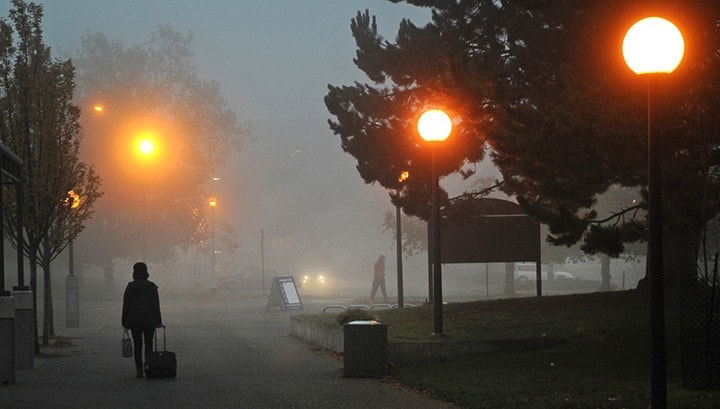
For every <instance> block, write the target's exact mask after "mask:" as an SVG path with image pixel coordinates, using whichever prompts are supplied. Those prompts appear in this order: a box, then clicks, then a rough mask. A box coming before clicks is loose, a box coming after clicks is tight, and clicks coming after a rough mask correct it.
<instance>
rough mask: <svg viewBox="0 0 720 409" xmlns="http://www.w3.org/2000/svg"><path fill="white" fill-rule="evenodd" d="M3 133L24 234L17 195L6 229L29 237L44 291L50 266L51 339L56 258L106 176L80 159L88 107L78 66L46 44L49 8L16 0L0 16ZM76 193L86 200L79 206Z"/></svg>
mask: <svg viewBox="0 0 720 409" xmlns="http://www.w3.org/2000/svg"><path fill="white" fill-rule="evenodd" d="M0 33H2V38H1V39H0V137H1V138H2V143H3V144H5V145H6V146H7V147H8V148H9V149H10V150H11V151H13V152H14V153H15V154H17V155H18V157H19V158H20V159H21V160H22V162H23V165H22V174H23V179H22V192H23V200H22V203H23V204H24V207H23V209H22V214H23V220H22V224H23V227H24V234H23V237H17V235H16V226H17V224H18V220H17V214H18V213H17V208H16V203H17V198H15V197H9V198H8V200H7V203H5V209H6V211H5V212H4V215H3V216H4V223H5V224H6V225H8V228H7V229H6V230H5V232H6V234H7V235H8V238H9V239H10V240H11V242H12V243H13V245H14V246H16V247H17V245H18V242H19V241H22V242H23V249H24V251H25V254H26V255H27V256H28V257H29V259H30V276H31V277H30V280H31V287H32V289H33V291H36V283H37V266H38V265H40V266H41V267H42V268H43V271H44V277H43V278H44V316H45V320H44V325H43V344H47V343H48V337H49V336H51V335H53V332H54V329H53V320H52V317H53V309H52V283H51V274H50V263H51V261H52V260H53V259H55V257H57V256H58V255H59V254H60V253H61V252H62V251H63V250H64V249H65V247H66V246H67V245H68V243H70V242H71V241H72V240H74V239H75V238H76V237H77V236H78V235H79V233H80V232H81V231H82V230H83V229H84V227H85V223H86V222H87V221H88V220H89V219H90V217H91V216H92V214H93V211H94V208H93V206H94V204H95V201H96V200H97V199H98V198H99V197H100V196H101V192H100V179H99V177H98V175H97V174H96V173H95V171H94V169H93V168H92V167H91V166H88V165H87V164H85V163H83V162H81V161H80V155H79V149H80V136H81V128H80V122H79V118H80V109H79V108H78V107H77V106H76V105H75V104H73V102H72V97H73V92H74V89H75V70H74V67H73V64H72V62H71V61H70V60H65V61H58V60H55V59H53V58H52V57H51V53H50V48H49V47H47V46H46V45H45V44H44V41H43V32H42V7H41V6H39V5H36V4H34V3H26V2H24V1H22V0H14V1H13V7H12V9H11V10H10V13H9V19H8V20H1V21H0ZM70 192H73V193H72V194H73V195H77V197H78V198H79V202H78V206H75V207H73V206H72V202H71V198H70Z"/></svg>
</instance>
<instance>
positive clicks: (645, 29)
mask: <svg viewBox="0 0 720 409" xmlns="http://www.w3.org/2000/svg"><path fill="white" fill-rule="evenodd" d="M622 51H623V57H624V58H625V62H626V63H627V65H628V67H630V69H631V70H632V71H633V72H635V73H636V74H638V75H642V76H645V77H646V79H647V140H648V219H649V230H650V237H649V238H648V271H649V272H650V367H651V368H650V369H651V375H650V376H651V378H650V389H651V401H652V407H653V408H664V407H666V406H667V368H666V350H665V294H664V288H663V286H664V284H663V252H662V179H661V174H662V173H661V172H662V165H661V158H660V151H659V144H658V143H657V141H656V140H655V139H654V138H653V132H652V130H653V122H652V114H653V98H652V95H653V83H654V82H655V81H656V80H657V74H670V73H672V72H673V71H674V70H675V69H676V68H677V67H678V65H680V61H681V60H682V58H683V54H684V52H685V42H684V40H683V36H682V33H680V30H679V29H678V28H677V27H676V26H675V25H674V24H673V23H671V22H670V21H668V20H666V19H664V18H660V17H647V18H644V19H642V20H640V21H638V22H636V23H635V24H634V25H633V26H632V27H630V29H629V30H628V31H627V33H626V34H625V39H624V40H623V45H622Z"/></svg>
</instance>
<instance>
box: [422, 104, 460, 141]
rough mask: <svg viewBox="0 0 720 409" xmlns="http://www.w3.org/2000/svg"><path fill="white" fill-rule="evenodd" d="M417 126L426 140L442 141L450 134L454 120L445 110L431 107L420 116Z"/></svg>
mask: <svg viewBox="0 0 720 409" xmlns="http://www.w3.org/2000/svg"><path fill="white" fill-rule="evenodd" d="M417 127H418V132H420V136H421V137H422V138H423V139H424V140H425V141H428V142H431V141H438V142H442V141H444V140H446V139H447V138H448V137H449V136H450V132H451V131H452V120H451V119H450V117H449V116H448V114H446V113H445V112H443V111H441V110H439V109H431V110H429V111H426V112H425V113H424V114H422V115H421V116H420V119H419V120H418V125H417Z"/></svg>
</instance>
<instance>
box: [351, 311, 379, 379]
mask: <svg viewBox="0 0 720 409" xmlns="http://www.w3.org/2000/svg"><path fill="white" fill-rule="evenodd" d="M343 335H344V340H343V364H344V370H343V375H344V376H347V377H355V378H378V377H382V376H384V375H385V374H386V372H387V366H388V341H387V324H385V323H382V322H379V321H350V322H349V323H347V324H345V326H344V328H343Z"/></svg>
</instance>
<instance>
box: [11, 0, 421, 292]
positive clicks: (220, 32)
mask: <svg viewBox="0 0 720 409" xmlns="http://www.w3.org/2000/svg"><path fill="white" fill-rule="evenodd" d="M40 3H43V5H44V10H45V12H44V17H43V29H44V36H45V42H46V43H47V44H48V45H49V46H51V47H52V50H53V55H54V56H55V57H56V58H64V57H68V56H72V55H73V54H74V53H76V52H77V51H78V50H79V48H80V40H81V38H82V36H83V35H85V34H86V33H88V32H101V33H103V34H105V35H106V36H107V37H108V38H109V39H112V40H120V41H122V42H123V43H124V45H126V46H128V45H132V44H136V43H138V42H141V41H142V40H143V39H145V38H147V36H148V35H149V34H150V33H151V32H152V31H153V30H155V29H156V28H157V27H158V26H159V25H162V24H169V25H170V26H171V27H172V28H173V29H175V30H176V31H178V32H181V33H186V32H192V33H193V35H194V49H195V51H196V57H197V58H196V60H197V67H198V70H199V76H200V78H201V79H202V80H215V81H218V82H219V84H220V86H221V89H222V92H223V94H224V96H225V97H226V98H227V99H228V101H229V108H230V109H232V110H233V111H234V112H235V113H236V114H237V116H238V118H239V119H240V121H241V122H245V123H247V122H249V123H252V126H253V128H254V131H253V133H252V135H251V137H252V139H253V141H251V142H250V141H249V142H247V143H245V144H244V146H243V150H242V152H241V153H240V154H237V155H234V156H233V157H232V158H231V160H230V161H229V162H228V166H227V167H226V168H225V169H223V170H222V171H220V172H219V174H218V176H219V177H220V180H219V181H217V182H215V183H214V184H215V185H216V186H214V187H213V190H214V191H215V192H216V194H215V196H216V197H217V198H218V201H219V202H220V204H221V205H220V206H218V208H217V217H218V221H219V222H222V223H227V224H231V225H233V226H234V227H235V228H236V231H237V235H238V237H237V238H236V240H237V242H238V244H239V248H238V249H237V250H236V251H235V252H234V253H233V254H222V255H221V256H220V257H219V259H218V266H217V270H216V273H215V275H216V277H224V276H232V275H237V274H239V273H240V272H241V271H243V270H244V269H245V270H247V269H253V268H255V269H258V268H260V266H261V234H262V233H261V232H264V237H265V240H264V243H263V248H264V263H265V268H266V269H267V270H269V271H272V272H277V273H278V274H288V275H296V276H297V275H299V274H302V273H304V272H306V271H322V272H323V273H325V274H327V275H328V276H329V277H333V279H334V282H335V284H336V285H340V284H341V283H342V287H350V288H352V287H360V288H363V290H362V291H363V292H364V291H365V290H364V288H368V291H369V285H370V281H371V275H372V263H373V262H374V260H375V259H376V258H377V256H378V255H379V254H381V253H384V254H386V256H387V257H388V266H387V271H388V291H389V292H390V293H392V294H394V293H395V291H396V290H395V285H394V282H393V280H392V279H391V278H390V277H392V273H394V271H395V267H394V266H395V257H394V254H395V249H394V247H393V245H394V238H393V233H392V232H383V228H382V221H383V217H384V212H386V211H391V210H393V209H394V208H393V207H392V205H391V203H390V200H389V196H388V191H387V190H386V189H383V188H382V187H380V186H377V185H366V184H364V182H363V181H362V179H361V178H360V176H359V175H358V173H357V171H356V170H355V160H354V158H352V157H351V156H350V155H348V154H346V153H344V152H342V149H341V148H340V140H339V138H338V137H336V136H334V135H333V134H332V132H331V131H330V130H329V127H328V125H327V119H329V117H330V115H329V113H328V112H327V110H326V108H325V105H324V103H323V97H324V95H325V94H326V92H327V85H328V84H333V85H345V84H352V83H353V82H354V81H363V82H365V81H367V79H366V78H364V76H363V74H362V72H361V71H360V70H359V69H357V68H356V67H355V66H354V64H353V62H352V59H353V57H354V54H355V44H354V39H353V38H352V35H351V32H350V20H351V19H352V18H353V17H355V16H356V14H357V12H358V11H359V10H365V9H369V11H370V13H371V14H374V15H376V16H377V19H378V27H379V30H380V32H381V33H382V34H383V35H384V36H385V37H386V38H389V39H390V40H392V39H394V35H395V33H396V32H397V28H398V24H399V22H400V20H401V19H402V18H409V19H411V20H413V21H414V22H415V23H416V24H419V25H421V24H424V23H425V22H427V21H428V20H429V16H430V13H429V12H428V11H427V10H425V9H420V8H417V7H413V6H408V5H403V4H399V5H398V4H392V3H390V2H388V1H384V0H363V1H337V0H325V1H312V2H298V1H290V0H282V1H281V0H277V1H254V2H249V1H243V2H236V1H214V2H212V3H209V4H210V5H209V4H208V3H204V2H194V1H176V0H162V1H152V2H148V1H123V2H119V3H118V2H97V1H89V0H74V1H72V2H54V1H52V2H51V1H48V2H42V1H41V2H40ZM2 12H3V13H6V12H7V11H6V10H3V11H2ZM99 216H100V215H96V218H97V217H99ZM178 260H179V261H178V263H174V264H169V265H166V266H163V265H157V266H155V270H156V271H157V275H156V280H158V281H160V282H159V283H158V284H161V285H162V284H167V285H170V284H171V283H173V284H177V282H178V280H177V278H178V277H177V276H181V277H182V276H192V275H193V274H198V273H197V272H196V270H198V269H199V270H203V269H204V268H206V267H207V261H203V260H199V261H198V260H197V257H194V258H193V257H192V256H191V255H187V254H185V255H182V254H181V255H179V257H178ZM133 261H135V260H116V263H115V281H116V284H118V285H119V284H121V283H123V282H125V281H127V276H129V271H130V270H129V266H130V265H131V263H132V262H133ZM426 262H427V261H426V258H425V255H424V254H421V255H419V256H417V257H414V258H412V259H410V260H405V265H406V267H405V270H406V279H405V282H406V287H407V288H413V287H417V291H418V292H419V293H420V294H424V292H425V291H426V289H425V287H423V286H424V285H426V274H427V270H426V269H427V267H426ZM183 263H185V264H186V265H183ZM193 263H194V264H195V265H194V266H193V265H191V264H193ZM203 263H205V266H203ZM56 264H64V261H62V257H61V258H59V259H58V261H57V262H56ZM76 264H79V263H78V262H76ZM198 264H199V266H198ZM61 269H63V267H62V266H57V267H56V270H61ZM162 269H166V270H168V271H162ZM170 270H172V271H170ZM84 273H85V278H86V279H87V281H88V282H90V281H91V280H92V279H93V277H94V276H95V275H96V274H99V273H97V272H94V271H87V272H84ZM173 277H175V278H173ZM201 278H202V277H201ZM193 279H194V278H193V277H187V280H184V281H188V282H190V281H193ZM180 281H183V280H180ZM406 291H408V290H406Z"/></svg>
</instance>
